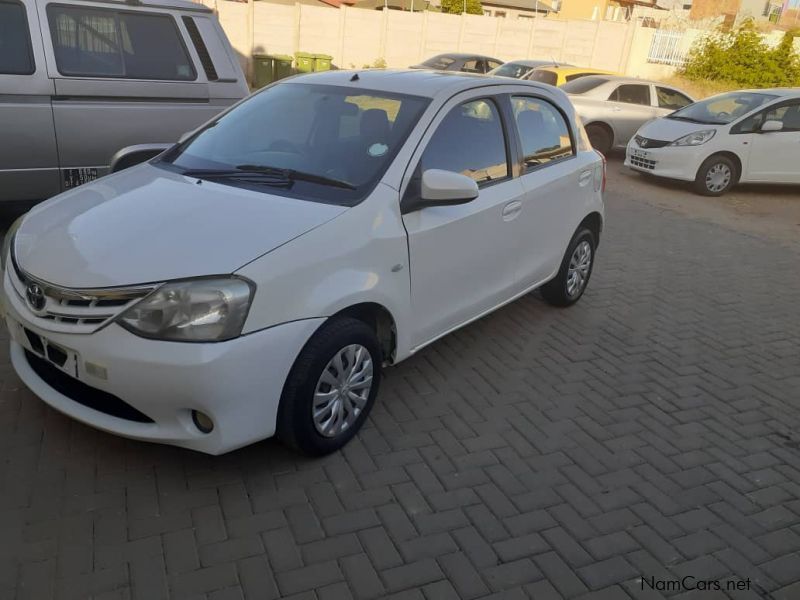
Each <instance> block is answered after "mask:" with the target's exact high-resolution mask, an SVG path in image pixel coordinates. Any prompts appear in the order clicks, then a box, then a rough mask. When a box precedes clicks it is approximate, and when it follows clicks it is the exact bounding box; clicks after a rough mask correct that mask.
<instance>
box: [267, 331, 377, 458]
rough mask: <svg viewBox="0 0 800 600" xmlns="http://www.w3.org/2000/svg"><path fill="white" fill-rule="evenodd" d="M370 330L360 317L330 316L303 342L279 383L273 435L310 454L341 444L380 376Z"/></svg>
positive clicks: (363, 413) (368, 404) (362, 416)
mask: <svg viewBox="0 0 800 600" xmlns="http://www.w3.org/2000/svg"><path fill="white" fill-rule="evenodd" d="M381 362H382V355H381V350H380V345H379V344H378V339H377V338H376V336H375V332H374V331H372V329H371V328H370V327H369V326H368V325H367V324H365V323H364V322H363V321H359V320H357V319H351V318H344V317H342V318H335V319H333V320H331V321H329V322H327V323H325V324H324V325H323V326H322V327H321V328H320V329H319V330H318V331H317V332H316V333H315V334H314V335H313V337H312V338H311V339H310V340H309V341H308V343H306V345H305V347H304V348H303V350H302V351H301V352H300V355H299V356H298V357H297V360H296V361H295V363H294V366H293V367H292V370H291V371H290V373H289V377H288V378H287V380H286V384H285V385H284V389H283V395H282V397H281V404H280V409H279V411H278V432H277V433H278V437H279V438H280V439H281V440H282V441H283V442H284V443H286V444H287V445H289V446H291V447H292V448H295V449H296V450H299V451H300V452H303V453H305V454H310V455H322V454H328V453H330V452H334V451H335V450H338V449H339V448H341V447H342V446H344V445H345V444H346V443H347V442H349V441H350V439H351V438H352V437H353V436H354V435H355V434H356V432H357V431H358V430H359V428H360V427H361V426H362V425H363V423H364V421H365V420H366V419H367V415H368V414H369V411H370V409H371V408H372V405H373V404H374V403H375V397H376V396H377V394H378V387H379V384H380V380H381Z"/></svg>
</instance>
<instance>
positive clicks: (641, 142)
mask: <svg viewBox="0 0 800 600" xmlns="http://www.w3.org/2000/svg"><path fill="white" fill-rule="evenodd" d="M633 139H634V140H635V141H636V145H637V146H639V147H640V148H663V147H664V146H668V145H669V144H670V142H665V141H664V140H653V139H650V138H646V137H642V136H641V135H637V136H636V137H634V138H633Z"/></svg>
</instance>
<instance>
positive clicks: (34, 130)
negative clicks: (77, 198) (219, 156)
mask: <svg viewBox="0 0 800 600" xmlns="http://www.w3.org/2000/svg"><path fill="white" fill-rule="evenodd" d="M248 91H249V90H248V86H247V82H246V80H245V76H244V73H243V72H242V68H241V66H240V62H239V60H238V57H237V55H236V53H235V51H234V50H233V48H231V45H230V43H229V42H228V39H227V38H226V37H225V33H224V32H223V31H222V28H221V27H220V25H219V22H218V21H217V19H216V17H215V16H214V14H213V13H212V12H211V11H210V10H209V9H208V8H206V7H204V6H203V5H201V4H195V3H193V2H188V1H184V0H128V1H127V2H115V1H113V0H104V1H81V0H0V132H2V143H0V201H6V200H33V201H35V200H42V199H45V198H48V197H50V196H53V195H55V194H58V193H60V192H62V191H65V190H68V189H71V188H73V187H75V186H77V185H80V184H82V183H86V182H88V181H92V180H94V179H97V178H98V177H101V176H103V175H104V174H106V173H107V172H108V171H109V165H110V163H111V160H112V157H113V156H114V154H115V153H116V152H117V151H118V150H120V149H121V148H123V147H126V146H131V145H137V144H165V143H172V142H175V141H177V139H178V138H179V137H180V136H181V135H182V134H183V133H185V132H187V131H190V130H192V129H194V128H196V127H198V126H199V125H201V124H202V123H204V122H206V121H207V120H209V119H210V118H212V117H213V116H214V115H216V114H217V113H219V112H220V111H222V110H223V109H225V108H226V107H228V106H230V105H231V104H233V103H234V102H236V101H238V100H240V99H241V98H243V97H245V96H246V95H247V94H248ZM162 147H163V146H162ZM158 151H159V150H158V148H156V147H154V148H153V153H157V152H158Z"/></svg>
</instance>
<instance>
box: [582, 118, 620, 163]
mask: <svg viewBox="0 0 800 600" xmlns="http://www.w3.org/2000/svg"><path fill="white" fill-rule="evenodd" d="M586 135H588V136H589V142H591V144H592V148H594V149H595V150H597V151H598V152H600V153H601V154H602V155H603V156H608V153H609V152H611V146H612V144H613V143H614V139H613V136H612V135H611V132H610V131H609V130H608V129H607V128H606V127H604V126H603V125H598V124H596V123H593V124H591V125H587V126H586Z"/></svg>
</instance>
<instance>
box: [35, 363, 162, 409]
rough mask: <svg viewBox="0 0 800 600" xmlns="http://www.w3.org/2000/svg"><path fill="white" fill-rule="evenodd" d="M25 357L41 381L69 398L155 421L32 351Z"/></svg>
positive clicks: (90, 406) (92, 406)
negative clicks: (68, 373)
mask: <svg viewBox="0 0 800 600" xmlns="http://www.w3.org/2000/svg"><path fill="white" fill-rule="evenodd" d="M25 358H26V359H27V360H28V364H29V365H30V366H31V369H33V371H34V373H36V374H37V375H38V376H39V377H40V378H41V379H42V381H44V382H45V383H46V384H47V385H49V386H50V387H51V388H53V389H54V390H56V391H57V392H58V393H60V394H63V395H64V396H66V397H67V398H69V399H70V400H72V401H74V402H77V403H78V404H82V405H83V406H86V407H87V408H91V409H92V410H96V411H98V412H101V413H105V414H107V415H110V416H112V417H117V418H118V419H125V420H126V421H135V422H136V423H155V421H153V419H151V418H150V417H148V416H147V415H145V414H144V413H141V412H139V411H138V410H136V409H135V408H133V407H132V406H131V405H130V404H127V403H125V402H123V401H122V400H120V399H119V398H117V397H116V396H114V395H113V394H109V393H108V392H104V391H102V390H98V389H97V388H93V387H91V386H89V385H86V384H85V383H83V382H82V381H78V380H77V379H75V378H74V377H70V376H69V375H67V374H66V373H64V372H63V371H61V370H59V369H58V368H57V367H54V366H53V365H51V364H50V363H49V362H48V361H46V360H45V359H43V358H40V357H38V356H36V355H35V354H34V353H33V352H31V351H29V350H25Z"/></svg>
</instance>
